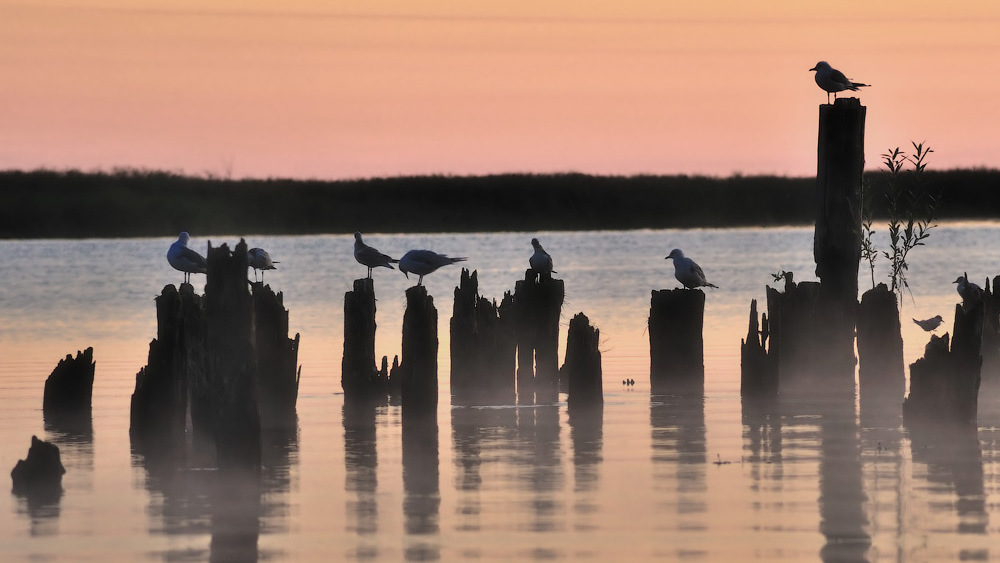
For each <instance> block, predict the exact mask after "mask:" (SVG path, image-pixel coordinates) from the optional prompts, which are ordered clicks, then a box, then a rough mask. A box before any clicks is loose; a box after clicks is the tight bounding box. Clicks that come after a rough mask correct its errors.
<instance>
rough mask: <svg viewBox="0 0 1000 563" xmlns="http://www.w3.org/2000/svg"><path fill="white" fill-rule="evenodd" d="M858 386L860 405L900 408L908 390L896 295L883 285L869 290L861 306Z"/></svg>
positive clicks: (859, 306) (859, 317)
mask: <svg viewBox="0 0 1000 563" xmlns="http://www.w3.org/2000/svg"><path fill="white" fill-rule="evenodd" d="M857 332H858V363H859V367H858V386H859V388H860V394H861V402H862V403H868V402H869V399H872V400H873V401H875V402H878V403H886V402H888V403H889V404H891V405H893V406H898V405H900V404H901V403H902V400H903V394H904V393H905V390H906V378H905V375H904V371H903V336H902V333H901V332H900V326H899V305H898V303H897V301H896V294H895V293H893V292H891V291H889V288H888V287H886V285H885V284H884V283H880V284H878V286H877V287H876V288H875V289H871V290H868V291H866V292H865V293H864V295H862V296H861V303H860V304H859V305H858V331H857Z"/></svg>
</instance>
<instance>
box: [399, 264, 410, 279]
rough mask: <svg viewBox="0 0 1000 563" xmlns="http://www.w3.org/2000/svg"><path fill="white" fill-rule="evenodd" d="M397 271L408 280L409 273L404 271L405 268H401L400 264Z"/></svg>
mask: <svg viewBox="0 0 1000 563" xmlns="http://www.w3.org/2000/svg"><path fill="white" fill-rule="evenodd" d="M399 271H400V272H403V275H404V276H406V279H410V273H409V272H407V271H406V266H403V265H402V264H400V265H399Z"/></svg>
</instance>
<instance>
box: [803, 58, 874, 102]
mask: <svg viewBox="0 0 1000 563" xmlns="http://www.w3.org/2000/svg"><path fill="white" fill-rule="evenodd" d="M809 70H815V71H816V84H818V85H819V87H820V88H822V89H824V90H826V103H828V104H829V103H830V94H831V93H832V94H833V99H834V100H836V99H837V92H843V91H844V90H857V89H858V88H861V87H862V86H871V84H862V83H861V82H852V81H851V79H850V78H847V77H846V76H844V73H843V72H840V71H839V70H837V69H835V68H833V67H832V66H830V65H829V64H827V62H826V61H820V62H818V63H816V66H814V67H812V68H811V69H809Z"/></svg>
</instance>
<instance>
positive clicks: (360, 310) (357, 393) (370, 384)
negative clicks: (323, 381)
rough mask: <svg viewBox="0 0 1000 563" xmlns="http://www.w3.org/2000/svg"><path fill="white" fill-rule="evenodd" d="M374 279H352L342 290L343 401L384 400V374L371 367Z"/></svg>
mask: <svg viewBox="0 0 1000 563" xmlns="http://www.w3.org/2000/svg"><path fill="white" fill-rule="evenodd" d="M375 329H376V324H375V282H374V280H372V279H371V278H362V279H358V280H354V290H353V291H348V292H347V293H345V294H344V358H343V361H342V362H341V364H340V365H341V375H340V385H341V387H343V389H344V401H354V400H361V401H365V402H367V401H371V400H375V401H384V400H385V398H386V395H387V394H388V392H389V388H388V386H389V382H388V379H387V376H381V375H380V372H379V371H377V370H376V369H375Z"/></svg>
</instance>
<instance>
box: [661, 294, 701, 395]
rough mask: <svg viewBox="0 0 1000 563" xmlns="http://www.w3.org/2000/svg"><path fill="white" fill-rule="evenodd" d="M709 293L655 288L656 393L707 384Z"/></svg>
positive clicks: (695, 388) (694, 387) (699, 386)
mask: <svg viewBox="0 0 1000 563" xmlns="http://www.w3.org/2000/svg"><path fill="white" fill-rule="evenodd" d="M704 324H705V294H704V293H703V292H702V291H701V290H700V289H670V290H668V289H663V290H659V291H656V290H654V291H653V294H652V297H651V299H650V304H649V382H650V387H651V392H652V393H653V394H658V393H668V392H671V391H694V392H697V391H700V390H703V389H704V387H705V343H704V339H703V336H702V329H703V327H704Z"/></svg>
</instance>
